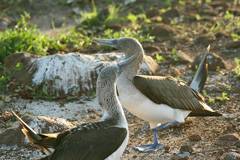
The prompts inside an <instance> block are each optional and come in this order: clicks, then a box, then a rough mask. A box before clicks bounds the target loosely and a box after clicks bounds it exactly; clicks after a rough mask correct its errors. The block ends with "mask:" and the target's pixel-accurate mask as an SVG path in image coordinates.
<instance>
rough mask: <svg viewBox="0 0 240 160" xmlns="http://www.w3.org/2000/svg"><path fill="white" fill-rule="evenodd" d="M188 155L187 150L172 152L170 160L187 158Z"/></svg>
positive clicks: (184, 159) (185, 159)
mask: <svg viewBox="0 0 240 160" xmlns="http://www.w3.org/2000/svg"><path fill="white" fill-rule="evenodd" d="M189 157H190V153H189V152H179V153H177V154H174V155H173V157H172V158H171V160H188V159H189Z"/></svg>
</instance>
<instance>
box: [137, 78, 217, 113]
mask: <svg viewBox="0 0 240 160" xmlns="http://www.w3.org/2000/svg"><path fill="white" fill-rule="evenodd" d="M133 83H134V85H135V86H136V88H137V89H139V90H140V91H141V92H142V94H144V95H145V96H146V97H148V98H149V99H151V100H152V101H153V102H155V103H157V104H167V105H169V106H171V107H172V108H176V109H183V110H189V111H192V114H196V116H197V114H201V115H205V114H206V115H211V114H215V112H214V111H213V110H212V109H211V108H210V107H209V106H208V105H207V104H206V103H205V102H204V98H203V97H202V96H201V94H200V93H199V92H197V91H195V90H193V89H191V88H190V87H189V86H187V85H186V84H185V83H183V82H182V81H178V80H176V79H174V78H172V77H161V76H143V75H138V76H135V77H134V79H133Z"/></svg>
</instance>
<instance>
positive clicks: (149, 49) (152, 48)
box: [143, 44, 160, 53]
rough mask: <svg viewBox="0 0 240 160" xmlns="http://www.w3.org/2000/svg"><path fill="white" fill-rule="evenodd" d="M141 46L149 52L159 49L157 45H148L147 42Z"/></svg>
mask: <svg viewBox="0 0 240 160" xmlns="http://www.w3.org/2000/svg"><path fill="white" fill-rule="evenodd" d="M143 48H144V50H145V51H146V52H150V53H153V52H159V51H160V49H159V48H158V47H157V46H153V45H149V44H147V45H143Z"/></svg>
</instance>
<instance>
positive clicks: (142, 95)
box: [96, 38, 221, 152]
mask: <svg viewBox="0 0 240 160" xmlns="http://www.w3.org/2000/svg"><path fill="white" fill-rule="evenodd" d="M96 42H97V43H98V44H100V45H107V46H111V47H114V48H116V49H118V50H120V51H121V52H123V53H124V54H125V56H126V57H130V56H132V55H137V56H136V59H135V60H134V61H132V62H131V64H129V65H128V66H127V67H126V68H125V70H124V71H123V72H122V73H121V75H120V76H119V78H118V80H117V91H118V94H119V99H120V102H121V104H122V105H123V107H125V108H126V109H127V110H128V111H129V112H131V113H132V114H133V115H135V116H137V117H139V118H140V119H143V120H145V121H147V122H149V124H150V128H151V129H152V130H153V143H152V144H147V145H142V146H139V147H136V149H137V150H139V151H142V152H149V151H156V150H158V149H161V148H163V145H162V144H160V143H159V142H158V138H157V135H158V133H157V131H158V129H163V128H166V127H168V126H171V125H174V124H178V123H183V122H184V121H185V118H186V117H187V116H189V115H192V116H220V115H221V114H220V113H217V112H216V111H214V110H213V109H212V108H211V107H209V106H208V105H207V104H206V102H205V100H204V98H203V96H202V95H201V94H200V93H199V91H200V89H201V88H203V85H204V82H205V80H206V75H205V74H206V71H207V70H206V68H205V67H206V65H205V61H206V56H207V54H205V56H204V59H203V60H202V61H201V64H200V67H199V69H198V71H197V73H196V75H195V76H194V80H193V82H192V83H191V85H190V86H191V87H192V88H191V87H190V86H188V85H186V84H185V83H183V82H182V81H179V80H177V79H175V78H173V77H162V76H146V75H137V74H138V71H139V66H140V64H141V63H142V60H143V57H144V50H143V47H142V45H141V44H140V43H139V41H138V40H136V39H134V38H119V39H97V40H96Z"/></svg>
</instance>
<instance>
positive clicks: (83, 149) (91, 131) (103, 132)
mask: <svg viewBox="0 0 240 160" xmlns="http://www.w3.org/2000/svg"><path fill="white" fill-rule="evenodd" d="M60 136H61V135H60ZM126 136H127V130H126V129H125V128H118V127H104V128H101V127H98V126H97V124H92V125H87V126H83V127H82V126H79V127H77V128H75V129H73V130H72V131H69V133H68V134H67V135H64V138H63V139H62V140H61V141H60V142H59V144H58V145H57V147H56V149H55V151H54V153H53V154H52V155H51V156H50V157H48V159H50V160H93V159H94V160H103V159H105V158H107V157H108V156H109V155H111V154H112V153H113V152H114V151H116V150H117V149H118V148H119V147H120V146H121V144H122V142H123V141H124V139H125V137H126ZM45 159H46V158H45Z"/></svg>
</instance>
